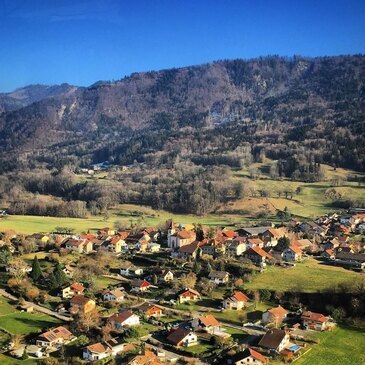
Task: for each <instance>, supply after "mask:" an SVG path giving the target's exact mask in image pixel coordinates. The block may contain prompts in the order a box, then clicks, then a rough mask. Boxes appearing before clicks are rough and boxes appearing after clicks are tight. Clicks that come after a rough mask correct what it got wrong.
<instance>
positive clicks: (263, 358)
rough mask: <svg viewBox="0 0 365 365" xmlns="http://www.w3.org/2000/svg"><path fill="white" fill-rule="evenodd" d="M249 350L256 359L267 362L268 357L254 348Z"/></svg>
mask: <svg viewBox="0 0 365 365" xmlns="http://www.w3.org/2000/svg"><path fill="white" fill-rule="evenodd" d="M248 351H249V352H250V355H251V356H252V357H253V358H255V359H256V360H259V361H261V362H263V363H264V364H266V358H265V357H264V356H262V355H261V354H260V353H259V352H257V351H255V350H253V349H250V348H249V349H248Z"/></svg>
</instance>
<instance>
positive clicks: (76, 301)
mask: <svg viewBox="0 0 365 365" xmlns="http://www.w3.org/2000/svg"><path fill="white" fill-rule="evenodd" d="M70 304H71V307H70V310H69V311H70V313H72V314H76V313H79V312H81V313H89V312H91V311H93V310H94V309H95V308H96V304H95V301H93V300H92V299H90V298H87V297H85V296H83V295H75V296H74V297H73V298H72V299H71V300H70Z"/></svg>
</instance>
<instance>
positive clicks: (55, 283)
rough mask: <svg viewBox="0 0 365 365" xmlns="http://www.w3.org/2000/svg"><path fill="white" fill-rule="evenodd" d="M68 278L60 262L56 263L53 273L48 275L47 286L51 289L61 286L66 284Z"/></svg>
mask: <svg viewBox="0 0 365 365" xmlns="http://www.w3.org/2000/svg"><path fill="white" fill-rule="evenodd" d="M68 283H69V280H68V277H67V275H66V274H65V273H64V272H63V270H62V267H61V265H60V264H57V265H56V267H55V269H54V270H53V273H52V274H51V276H50V281H49V286H50V288H51V289H57V288H60V287H61V286H63V285H65V284H68Z"/></svg>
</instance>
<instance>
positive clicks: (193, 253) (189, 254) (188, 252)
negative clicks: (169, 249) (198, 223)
mask: <svg viewBox="0 0 365 365" xmlns="http://www.w3.org/2000/svg"><path fill="white" fill-rule="evenodd" d="M198 251H199V242H198V241H194V242H192V243H190V244H188V245H184V246H181V247H180V248H179V249H178V250H177V252H176V253H173V254H172V255H173V256H177V257H179V258H183V259H187V258H193V259H195V258H196V257H197V255H198Z"/></svg>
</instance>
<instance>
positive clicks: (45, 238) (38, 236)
mask: <svg viewBox="0 0 365 365" xmlns="http://www.w3.org/2000/svg"><path fill="white" fill-rule="evenodd" d="M29 238H33V239H35V240H36V241H38V242H41V243H43V244H44V245H45V244H46V243H47V242H48V241H49V236H47V235H45V234H42V233H33V234H32V235H30V236H29Z"/></svg>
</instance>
